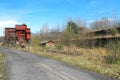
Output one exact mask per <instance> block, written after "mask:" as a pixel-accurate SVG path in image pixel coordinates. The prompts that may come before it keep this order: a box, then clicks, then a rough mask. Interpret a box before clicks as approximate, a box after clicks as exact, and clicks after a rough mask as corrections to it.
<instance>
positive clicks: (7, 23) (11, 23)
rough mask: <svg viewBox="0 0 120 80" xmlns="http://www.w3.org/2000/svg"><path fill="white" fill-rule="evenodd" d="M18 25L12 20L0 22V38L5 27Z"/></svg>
mask: <svg viewBox="0 0 120 80" xmlns="http://www.w3.org/2000/svg"><path fill="white" fill-rule="evenodd" d="M18 23H19V22H18V21H14V20H6V21H0V36H4V29H5V27H15V24H18Z"/></svg>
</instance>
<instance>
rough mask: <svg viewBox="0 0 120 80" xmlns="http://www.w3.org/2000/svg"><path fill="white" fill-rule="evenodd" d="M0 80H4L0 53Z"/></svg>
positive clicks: (2, 58)
mask: <svg viewBox="0 0 120 80" xmlns="http://www.w3.org/2000/svg"><path fill="white" fill-rule="evenodd" d="M0 80H4V56H3V54H1V53H0Z"/></svg>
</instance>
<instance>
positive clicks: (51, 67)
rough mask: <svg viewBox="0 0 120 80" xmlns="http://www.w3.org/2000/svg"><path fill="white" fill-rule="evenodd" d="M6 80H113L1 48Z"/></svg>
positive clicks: (61, 63)
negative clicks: (3, 56)
mask: <svg viewBox="0 0 120 80" xmlns="http://www.w3.org/2000/svg"><path fill="white" fill-rule="evenodd" d="M0 52H2V53H4V54H5V59H6V62H5V70H6V72H5V73H6V80H112V79H110V78H107V77H105V76H103V75H100V74H96V73H94V72H90V71H88V70H84V69H82V68H77V67H73V66H70V65H67V64H65V63H63V62H59V61H55V60H52V59H49V58H45V57H40V56H37V55H34V54H31V53H28V52H24V51H18V50H13V49H8V48H0Z"/></svg>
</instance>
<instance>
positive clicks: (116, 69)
mask: <svg viewBox="0 0 120 80" xmlns="http://www.w3.org/2000/svg"><path fill="white" fill-rule="evenodd" d="M26 50H27V51H29V52H32V53H35V54H38V55H40V56H45V57H50V58H53V59H56V60H60V61H63V62H66V63H69V64H71V65H73V66H78V67H83V68H85V69H88V70H91V71H95V72H97V73H100V74H104V75H107V76H109V77H112V78H116V79H118V80H120V64H107V63H106V62H105V59H104V58H105V56H106V53H107V50H106V49H105V48H93V49H86V48H76V47H69V48H64V50H63V51H64V52H66V53H58V52H48V51H45V50H44V49H42V48H40V47H38V46H36V47H27V48H26ZM69 53H73V54H74V55H70V54H69Z"/></svg>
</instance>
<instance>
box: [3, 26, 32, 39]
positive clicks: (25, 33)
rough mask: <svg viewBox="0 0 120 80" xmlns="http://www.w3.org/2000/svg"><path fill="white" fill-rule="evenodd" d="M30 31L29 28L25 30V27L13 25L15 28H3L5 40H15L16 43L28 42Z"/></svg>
mask: <svg viewBox="0 0 120 80" xmlns="http://www.w3.org/2000/svg"><path fill="white" fill-rule="evenodd" d="M30 36H31V31H30V28H27V25H25V24H23V25H15V28H5V40H8V39H9V38H10V37H12V38H14V39H15V40H16V39H17V40H18V41H19V40H21V39H23V40H26V41H29V40H30Z"/></svg>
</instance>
